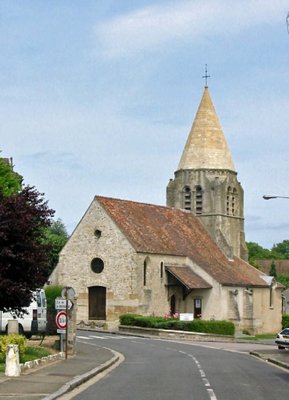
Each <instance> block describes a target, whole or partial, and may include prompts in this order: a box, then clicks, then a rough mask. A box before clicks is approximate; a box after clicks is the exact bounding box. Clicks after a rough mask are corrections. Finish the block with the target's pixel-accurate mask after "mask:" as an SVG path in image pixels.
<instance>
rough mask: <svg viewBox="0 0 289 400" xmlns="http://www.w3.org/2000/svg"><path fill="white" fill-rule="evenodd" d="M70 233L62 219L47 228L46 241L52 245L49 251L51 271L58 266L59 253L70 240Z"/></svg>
mask: <svg viewBox="0 0 289 400" xmlns="http://www.w3.org/2000/svg"><path fill="white" fill-rule="evenodd" d="M68 237H69V236H68V233H67V230H66V228H65V225H64V223H63V222H62V221H61V219H57V220H56V221H53V222H52V224H51V226H49V227H48V228H46V230H45V238H44V243H46V244H49V245H50V246H51V250H50V252H49V272H50V273H51V272H52V271H53V269H54V268H55V267H56V265H57V263H58V260H59V253H60V251H61V249H62V248H63V246H64V245H65V243H66V242H67V240H68Z"/></svg>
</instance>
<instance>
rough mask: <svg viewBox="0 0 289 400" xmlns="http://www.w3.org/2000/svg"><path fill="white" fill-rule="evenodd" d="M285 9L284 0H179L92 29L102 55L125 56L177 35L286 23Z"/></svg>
mask: <svg viewBox="0 0 289 400" xmlns="http://www.w3.org/2000/svg"><path fill="white" fill-rule="evenodd" d="M283 9H284V12H282V10H283ZM287 9H288V2H287V1H285V0H277V1H274V2H272V1H266V2H264V1H261V0H245V1H238V2H234V4H233V5H232V2H231V1H230V0H192V1H183V0H182V1H181V0H180V1H172V2H169V4H168V5H167V4H166V5H156V6H150V7H145V8H142V9H139V10H137V11H132V12H130V13H127V14H125V15H121V16H117V17H114V18H112V19H109V20H106V21H105V22H103V23H101V24H99V25H97V26H95V28H94V30H95V34H96V37H97V39H98V43H99V45H100V47H101V48H102V51H103V55H104V56H106V57H117V56H123V55H125V56H128V55H132V54H134V53H136V52H143V51H144V50H153V49H155V48H156V47H158V46H159V45H162V44H167V43H168V42H170V41H174V40H175V39H178V38H181V39H182V41H183V40H184V39H186V38H187V39H189V40H194V39H199V38H201V37H206V36H208V35H210V34H216V35H220V34H225V35H228V34H238V33H239V32H240V31H242V30H244V29H246V28H248V27H250V26H256V25H258V24H261V23H262V24H264V23H266V24H271V23H274V22H275V20H277V19H278V20H280V21H283V22H284V24H285V16H286V13H287Z"/></svg>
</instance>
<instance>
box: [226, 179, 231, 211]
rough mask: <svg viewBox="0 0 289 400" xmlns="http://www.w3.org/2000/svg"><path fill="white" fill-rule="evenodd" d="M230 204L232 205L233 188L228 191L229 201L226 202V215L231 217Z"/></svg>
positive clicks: (229, 187)
mask: <svg viewBox="0 0 289 400" xmlns="http://www.w3.org/2000/svg"><path fill="white" fill-rule="evenodd" d="M230 204H231V186H228V189H227V200H226V214H227V215H230Z"/></svg>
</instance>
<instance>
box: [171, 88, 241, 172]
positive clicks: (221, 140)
mask: <svg viewBox="0 0 289 400" xmlns="http://www.w3.org/2000/svg"><path fill="white" fill-rule="evenodd" d="M188 169H223V170H224V169H226V170H230V171H234V172H235V166H234V163H233V160H232V157H231V153H230V149H229V147H228V144H227V142H226V139H225V136H224V133H223V130H222V127H221V125H220V122H219V119H218V116H217V114H216V111H215V108H214V105H213V102H212V100H211V96H210V93H209V89H208V86H205V88H204V93H203V97H202V100H201V102H200V105H199V108H198V111H197V113H196V116H195V120H194V122H193V125H192V128H191V131H190V133H189V136H188V139H187V142H186V145H185V148H184V151H183V154H182V157H181V160H180V163H179V166H178V170H188Z"/></svg>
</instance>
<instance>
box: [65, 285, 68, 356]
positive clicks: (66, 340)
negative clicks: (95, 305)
mask: <svg viewBox="0 0 289 400" xmlns="http://www.w3.org/2000/svg"><path fill="white" fill-rule="evenodd" d="M65 300H66V304H65V306H66V307H65V311H66V328H65V330H66V335H65V359H66V360H67V354H68V287H67V286H66V291H65Z"/></svg>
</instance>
